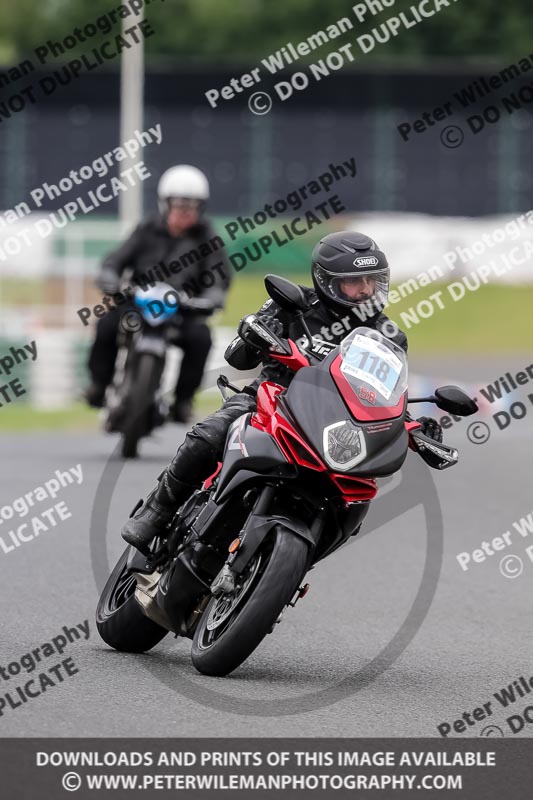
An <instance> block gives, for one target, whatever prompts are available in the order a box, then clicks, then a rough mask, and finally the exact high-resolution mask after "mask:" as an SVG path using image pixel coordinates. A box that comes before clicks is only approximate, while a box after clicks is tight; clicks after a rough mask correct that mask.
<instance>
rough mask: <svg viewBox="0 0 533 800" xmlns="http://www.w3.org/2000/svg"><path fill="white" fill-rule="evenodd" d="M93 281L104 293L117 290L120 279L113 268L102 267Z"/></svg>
mask: <svg viewBox="0 0 533 800" xmlns="http://www.w3.org/2000/svg"><path fill="white" fill-rule="evenodd" d="M95 283H96V285H97V286H98V288H99V289H100V291H101V292H104V294H114V293H115V292H118V289H119V285H120V279H119V277H118V275H117V273H116V272H115V271H114V270H112V269H107V268H105V267H104V269H102V271H101V272H100V274H99V275H97V276H96V280H95Z"/></svg>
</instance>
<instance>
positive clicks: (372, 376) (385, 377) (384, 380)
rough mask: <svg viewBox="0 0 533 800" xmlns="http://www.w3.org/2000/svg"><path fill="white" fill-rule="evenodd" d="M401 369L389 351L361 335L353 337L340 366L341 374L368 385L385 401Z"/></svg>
mask: <svg viewBox="0 0 533 800" xmlns="http://www.w3.org/2000/svg"><path fill="white" fill-rule="evenodd" d="M402 368H403V363H402V361H401V360H400V359H399V358H398V357H397V356H395V355H394V353H393V352H392V351H391V350H389V349H388V348H387V347H384V346H383V345H380V344H379V342H376V341H375V340H374V339H371V338H370V337H368V336H362V335H361V334H356V336H354V338H353V340H352V341H351V343H350V347H349V348H348V350H347V351H346V353H345V354H344V356H343V360H342V364H341V371H342V372H343V373H345V374H347V375H351V376H352V377H354V378H358V379H359V380H360V381H364V383H368V384H370V386H373V387H374V389H375V390H376V391H377V392H379V394H380V395H381V396H382V397H384V398H385V400H389V399H390V396H391V394H392V393H393V391H394V389H395V388H396V386H397V384H398V380H399V378H400V375H401V373H402Z"/></svg>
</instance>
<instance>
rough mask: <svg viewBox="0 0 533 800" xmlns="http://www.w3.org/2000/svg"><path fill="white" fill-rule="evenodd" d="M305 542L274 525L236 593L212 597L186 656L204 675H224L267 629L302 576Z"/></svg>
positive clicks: (265, 633)
mask: <svg viewBox="0 0 533 800" xmlns="http://www.w3.org/2000/svg"><path fill="white" fill-rule="evenodd" d="M307 552H308V546H307V544H306V543H305V541H304V540H303V539H300V537H298V536H295V535H294V533H293V532H292V531H290V530H288V529H287V528H285V527H284V526H283V525H278V526H276V528H275V529H274V530H273V532H272V534H271V535H270V536H269V537H268V538H267V539H266V540H265V542H264V543H263V545H262V546H261V548H260V549H259V550H258V552H257V553H256V554H255V556H254V557H253V558H252V559H251V561H250V562H249V564H248V565H247V567H246V570H245V571H244V573H243V575H242V576H241V577H242V582H241V585H240V587H238V589H237V592H234V593H232V594H231V595H222V596H219V597H213V598H212V600H210V602H209V604H208V605H207V607H206V609H205V611H204V613H203V614H202V618H201V619H200V622H199V623H198V627H197V628H196V632H195V635H194V639H193V643H192V650H191V658H192V663H193V664H194V666H195V667H196V669H197V670H198V671H199V672H201V673H203V674H204V675H216V676H224V675H228V674H229V673H230V672H232V671H233V670H234V669H236V668H237V667H238V666H239V665H240V664H242V663H243V661H245V660H246V659H247V658H248V657H249V656H250V655H251V653H253V651H254V650H255V649H256V647H258V645H259V644H260V643H261V642H262V640H263V639H264V637H265V636H266V635H267V634H268V633H269V632H270V631H271V630H272V628H273V626H274V625H275V623H276V620H277V619H278V617H279V615H280V614H281V612H282V611H283V609H284V608H285V606H286V605H287V604H288V603H289V601H290V599H291V597H292V596H293V595H294V593H295V591H296V589H297V588H298V585H299V583H300V581H301V579H302V578H303V575H304V570H305V566H306V562H307Z"/></svg>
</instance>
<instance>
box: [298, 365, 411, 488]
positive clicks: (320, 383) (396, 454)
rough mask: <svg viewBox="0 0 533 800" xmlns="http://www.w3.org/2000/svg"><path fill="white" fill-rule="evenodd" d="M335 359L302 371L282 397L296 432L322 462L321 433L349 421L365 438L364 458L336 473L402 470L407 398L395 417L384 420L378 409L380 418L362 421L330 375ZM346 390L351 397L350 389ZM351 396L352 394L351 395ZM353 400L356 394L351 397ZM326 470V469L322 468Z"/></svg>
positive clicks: (362, 474)
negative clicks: (297, 431)
mask: <svg viewBox="0 0 533 800" xmlns="http://www.w3.org/2000/svg"><path fill="white" fill-rule="evenodd" d="M337 358H338V356H336V355H335V354H334V353H332V354H331V355H330V356H327V357H326V358H325V359H324V361H323V362H322V363H321V364H318V365H317V366H315V367H303V368H302V369H300V370H298V372H297V373H296V374H295V376H294V378H293V379H292V381H291V383H290V386H289V388H288V389H287V391H286V393H285V394H284V395H283V402H284V403H286V405H287V407H288V408H289V410H290V412H291V415H292V417H293V418H295V419H297V420H298V428H299V429H300V430H301V432H302V434H303V437H304V439H305V440H306V442H307V443H308V445H310V446H311V447H312V450H313V451H314V452H315V453H316V454H319V455H320V460H322V458H323V440H324V436H323V432H324V430H325V429H326V428H328V427H331V426H333V425H335V423H338V422H341V421H344V420H351V421H352V422H353V423H355V425H356V426H357V428H359V429H360V430H361V432H362V433H361V435H362V436H364V441H365V447H366V458H365V459H364V461H362V462H361V463H359V464H356V465H355V466H353V467H352V468H350V469H348V470H345V471H344V470H343V471H342V473H341V470H339V469H336V470H335V472H336V473H341V475H342V476H343V477H344V476H346V477H347V476H358V477H369V478H378V477H383V476H385V475H391V474H392V473H394V472H396V471H397V470H399V469H400V467H401V466H402V464H403V462H404V460H405V457H406V455H407V449H408V445H409V438H408V435H407V432H406V430H405V425H404V421H403V411H404V409H405V403H406V397H405V395H404V396H403V397H402V400H401V409H400V411H399V414H398V415H395V416H393V417H392V418H387V417H385V418H383V417H382V416H381V414H382V413H383V412H384V411H385V409H383V408H381V409H379V416H378V415H376V417H372V418H370V419H368V420H363V419H361V416H362V415H361V414H359V416H358V417H356V416H355V414H354V413H353V411H352V408H353V405H352V407H350V405H348V403H347V402H346V399H345V397H344V395H342V394H341V389H340V388H339V387H338V385H337V383H336V381H335V380H334V377H333V375H332V374H331V365H332V364H333V363H334V362H335V361H336V359H337ZM348 389H349V391H350V392H351V393H353V391H352V389H351V387H350V385H349V384H348ZM353 394H354V393H353ZM354 396H355V394H354ZM324 468H326V467H324Z"/></svg>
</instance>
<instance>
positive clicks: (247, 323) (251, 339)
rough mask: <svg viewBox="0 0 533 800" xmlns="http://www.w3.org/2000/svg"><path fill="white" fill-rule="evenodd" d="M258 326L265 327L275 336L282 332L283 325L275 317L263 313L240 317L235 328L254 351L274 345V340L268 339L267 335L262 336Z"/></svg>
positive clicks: (263, 349)
mask: <svg viewBox="0 0 533 800" xmlns="http://www.w3.org/2000/svg"><path fill="white" fill-rule="evenodd" d="M256 326H257V328H258V329H257V330H256V329H255V327H256ZM259 326H263V327H265V328H266V329H267V330H268V331H271V332H272V333H273V334H274V335H275V336H280V335H281V334H283V325H282V324H281V322H280V321H279V319H276V317H268V316H263V315H261V316H258V315H256V314H248V316H246V317H243V318H242V319H241V321H240V322H239V327H238V329H237V332H238V334H239V336H240V337H241V339H242V340H243V341H244V342H246V344H247V345H248V346H249V347H251V348H253V349H254V350H255V351H257V350H259V351H261V352H263V351H265V350H266V349H268V348H269V346H270V347H272V346H274V341H272V342H270V341H268V338H269V337H268V335H266V336H262V335H261V332H260V329H259Z"/></svg>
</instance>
